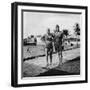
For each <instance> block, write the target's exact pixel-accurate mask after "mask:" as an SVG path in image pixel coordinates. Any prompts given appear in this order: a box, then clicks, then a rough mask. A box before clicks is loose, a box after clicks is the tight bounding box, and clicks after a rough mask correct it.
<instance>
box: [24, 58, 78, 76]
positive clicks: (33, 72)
mask: <svg viewBox="0 0 90 90" xmlns="http://www.w3.org/2000/svg"><path fill="white" fill-rule="evenodd" d="M58 75H59V76H60V75H80V57H77V58H75V59H73V60H69V61H68V62H65V63H64V64H63V65H62V66H57V67H55V68H52V69H49V70H47V69H43V68H42V67H39V66H36V65H33V64H28V63H24V64H23V77H39V76H58Z"/></svg>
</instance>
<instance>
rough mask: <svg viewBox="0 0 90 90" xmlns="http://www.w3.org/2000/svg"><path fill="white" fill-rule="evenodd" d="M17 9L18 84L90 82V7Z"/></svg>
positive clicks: (29, 5)
mask: <svg viewBox="0 0 90 90" xmlns="http://www.w3.org/2000/svg"><path fill="white" fill-rule="evenodd" d="M15 5H16V6H15ZM24 5H25V6H24ZM48 6H49V7H48ZM14 7H16V9H15V10H16V12H17V13H16V12H15V13H16V14H14V15H16V16H17V17H18V18H16V20H15V17H14V19H13V22H15V27H16V28H15V29H14V30H17V31H16V35H17V36H16V37H17V40H16V41H17V46H16V47H18V48H17V52H18V54H16V56H17V61H15V62H16V63H15V64H17V65H18V67H17V65H15V68H16V69H15V68H14V70H16V71H15V72H16V73H17V74H14V76H13V77H14V78H15V77H16V79H17V80H16V79H15V80H16V82H17V84H18V85H19V84H21V85H25V84H26V85H34V84H36V83H38V84H44V83H45V84H47V85H48V83H55V82H56V83H57V84H59V83H61V84H62V83H63V84H64V82H66V83H70V82H71V83H73V82H87V80H86V78H87V67H86V64H87V58H86V53H85V52H86V43H87V42H86V39H87V38H86V34H87V25H86V23H87V22H86V21H87V20H86V19H87V17H86V15H87V12H86V10H87V7H83V6H82V7H79V6H67V5H66V7H65V6H63V5H56V6H55V5H47V4H27V3H14ZM14 7H13V9H14ZM14 20H15V21H14ZM15 39H16V38H15ZM16 41H15V43H16ZM15 58H16V57H15ZM13 62H14V61H13ZM85 72H86V73H85ZM15 75H16V76H15ZM17 77H18V78H17Z"/></svg>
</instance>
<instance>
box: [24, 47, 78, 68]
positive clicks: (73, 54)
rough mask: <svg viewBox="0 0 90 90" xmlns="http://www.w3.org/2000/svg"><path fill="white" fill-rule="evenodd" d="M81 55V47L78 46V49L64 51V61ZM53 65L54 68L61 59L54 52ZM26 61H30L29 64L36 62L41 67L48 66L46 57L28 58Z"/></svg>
mask: <svg viewBox="0 0 90 90" xmlns="http://www.w3.org/2000/svg"><path fill="white" fill-rule="evenodd" d="M78 56H80V48H77V49H72V50H68V51H63V60H62V62H63V63H64V62H67V61H68V60H72V59H74V58H76V57H78ZM52 61H53V65H52V66H51V67H50V68H54V67H56V66H57V65H58V63H59V59H58V56H57V54H53V59H52ZM25 63H28V64H34V65H37V66H39V67H45V66H46V64H47V63H46V57H45V56H44V57H37V58H35V59H32V60H28V61H25Z"/></svg>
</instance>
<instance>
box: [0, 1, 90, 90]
mask: <svg viewBox="0 0 90 90" xmlns="http://www.w3.org/2000/svg"><path fill="white" fill-rule="evenodd" d="M14 1H18V0H1V2H0V41H1V43H0V90H2V89H3V90H14V89H15V88H12V87H11V86H10V81H11V3H12V2H14ZM19 1H23V2H37V3H52V4H68V5H85V6H88V7H89V8H90V5H89V4H90V0H19ZM89 14H90V12H89ZM88 16H89V15H88ZM88 19H89V18H88ZM88 30H89V29H88ZM88 33H90V31H88ZM89 37H90V35H89ZM89 44H90V43H89ZM88 46H89V45H88ZM88 49H90V48H88ZM88 63H90V61H89V62H88ZM89 68H90V65H89ZM89 76H90V71H89ZM89 81H90V80H89ZM89 84H90V83H88V84H70V85H55V86H42V87H39V86H38V87H30V88H28V87H27V88H18V89H20V90H21V89H22V90H24V89H27V90H30V89H31V90H42V89H43V90H47V89H48V90H50V89H51V90H67V89H69V90H77V89H78V90H89V88H90V85H89Z"/></svg>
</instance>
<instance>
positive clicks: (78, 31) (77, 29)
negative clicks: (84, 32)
mask: <svg viewBox="0 0 90 90" xmlns="http://www.w3.org/2000/svg"><path fill="white" fill-rule="evenodd" d="M74 31H75V34H76V37H77V47H78V38H79V37H78V36H79V35H80V26H79V24H78V23H76V24H75V27H74Z"/></svg>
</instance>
